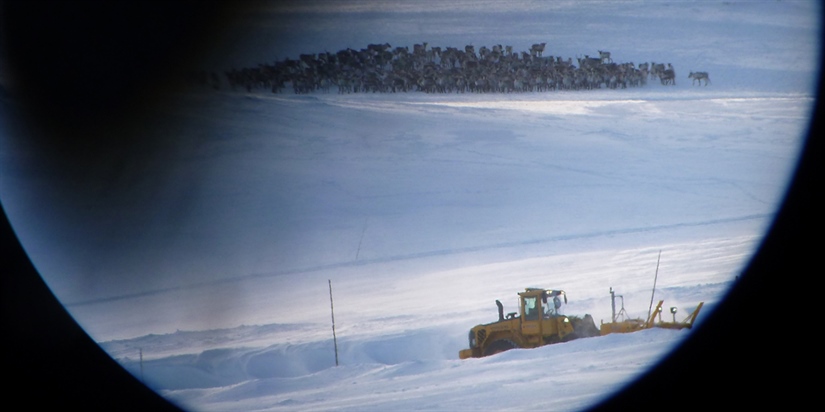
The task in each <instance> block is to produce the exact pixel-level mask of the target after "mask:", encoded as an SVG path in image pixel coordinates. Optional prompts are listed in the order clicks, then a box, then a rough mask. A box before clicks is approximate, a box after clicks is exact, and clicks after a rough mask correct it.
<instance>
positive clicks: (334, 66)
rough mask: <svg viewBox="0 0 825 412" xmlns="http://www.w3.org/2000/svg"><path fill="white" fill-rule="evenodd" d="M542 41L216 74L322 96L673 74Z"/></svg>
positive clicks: (306, 57)
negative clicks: (560, 52) (566, 52)
mask: <svg viewBox="0 0 825 412" xmlns="http://www.w3.org/2000/svg"><path fill="white" fill-rule="evenodd" d="M545 46H546V43H537V44H534V45H532V47H531V48H530V50H529V51H526V52H520V53H518V52H513V50H512V46H506V47H502V46H501V45H496V46H493V47H490V48H488V47H481V48H480V49H479V50H478V51H476V50H475V47H474V46H466V47H464V49H459V48H455V47H446V48H443V49H442V48H441V47H428V45H427V43H423V44H416V45H414V46H413V49H412V51H410V50H409V48H408V47H395V48H393V47H391V46H390V45H389V44H386V43H385V44H370V45H368V46H367V47H366V48H364V49H361V50H354V49H350V48H348V49H345V50H341V51H339V52H337V53H329V52H324V53H318V54H302V55H300V57H299V58H298V59H285V60H281V61H276V62H275V63H274V64H259V65H258V67H251V68H243V69H232V70H230V71H226V72H225V73H224V75H225V79H226V81H227V83H228V85H229V87H230V88H231V89H233V90H238V89H241V90H246V91H247V92H253V91H259V90H264V91H271V92H272V93H284V92H292V93H296V94H304V93H313V92H321V93H330V92H331V91H333V90H335V91H336V92H337V93H339V94H346V93H370V92H371V93H398V92H413V91H418V92H425V93H512V92H535V91H549V90H590V89H599V88H608V89H624V88H628V87H639V86H644V85H646V84H647V82H648V81H649V80H652V81H656V80H658V81H659V82H660V83H661V84H662V85H675V84H676V73H675V70H674V69H673V66H672V65H671V64H670V63H667V64H664V63H654V62H651V63H642V64H639V65H635V64H634V63H616V62H614V61H613V59H612V58H611V56H610V52H607V51H599V56H598V57H590V56H589V55H585V56H584V57H579V58H577V59H576V61H575V62H574V61H573V59H572V58H568V59H566V60H565V59H562V58H561V57H552V56H549V57H545V56H543V54H544V49H545ZM688 78H689V79H692V80H693V84H697V82H698V84H699V85H701V84H702V82H704V84H705V85H707V84H708V83H709V82H710V78H709V76H708V74H707V72H691V73H690V75H689V76H688ZM197 79H198V81H199V82H200V83H202V84H211V85H212V87H214V88H220V87H221V85H222V84H223V83H222V82H221V79H220V78H219V76H218V75H217V74H216V73H214V72H213V73H212V74H211V75H207V74H206V73H205V72H201V73H199V74H198V77H197Z"/></svg>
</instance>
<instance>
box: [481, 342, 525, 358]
mask: <svg viewBox="0 0 825 412" xmlns="http://www.w3.org/2000/svg"><path fill="white" fill-rule="evenodd" d="M518 347H519V346H518V344H516V343H515V342H513V341H511V340H510V339H499V340H497V341H495V342H493V343H491V344H490V346H488V347H487V349H484V356H490V355H495V354H497V353H500V352H504V351H508V350H510V349H517V348H518Z"/></svg>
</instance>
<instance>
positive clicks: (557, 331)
mask: <svg viewBox="0 0 825 412" xmlns="http://www.w3.org/2000/svg"><path fill="white" fill-rule="evenodd" d="M518 296H519V311H518V312H511V313H508V314H507V316H505V315H504V306H503V305H502V304H501V302H500V301H498V300H496V306H498V321H496V322H492V323H487V324H483V325H477V326H475V327H473V328H472V329H471V330H470V334H469V343H470V347H469V349H462V350H461V351H459V353H458V357H459V358H461V359H467V358H480V357H484V356H490V355H494V354H496V353H499V352H503V351H506V350H509V349H515V348H537V347H539V346H544V345H550V344H553V343H559V342H567V341H570V340H573V339H577V338H585V337H591V336H599V329H598V328H596V323H595V322H594V321H593V317H592V316H590V315H584V317H578V316H567V315H564V314H562V305H563V304H566V303H567V295H566V294H565V293H564V291H563V290H557V289H540V288H527V289H525V290H524V292H520V293H519V294H518Z"/></svg>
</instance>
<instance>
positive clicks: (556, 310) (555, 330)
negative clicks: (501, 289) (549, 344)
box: [519, 288, 572, 345]
mask: <svg viewBox="0 0 825 412" xmlns="http://www.w3.org/2000/svg"><path fill="white" fill-rule="evenodd" d="M564 303H567V296H566V295H565V294H564V291H561V290H554V289H539V288H527V289H526V290H525V291H524V292H521V293H519V305H520V308H519V309H520V312H521V322H520V329H521V333H522V335H523V336H524V337H525V339H527V341H528V342H529V341H531V340H534V339H535V340H536V342H534V344H537V345H538V344H539V342H541V339H543V338H544V337H545V335H547V336H546V337H547V338H548V339H549V338H550V336H558V337H559V338H562V337H563V336H564V335H566V334H568V333H570V332H571V331H572V329H571V326H570V325H569V321H568V319H567V317H566V316H564V314H563V313H562V312H563V311H562V305H563V304H564ZM568 329H569V330H568Z"/></svg>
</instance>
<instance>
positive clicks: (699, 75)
mask: <svg viewBox="0 0 825 412" xmlns="http://www.w3.org/2000/svg"><path fill="white" fill-rule="evenodd" d="M688 79H693V83H692V84H694V85H695V84H696V82H699V85H700V86H701V85H702V80H704V81H705V86H707V85H708V83H710V76H708V72H695V73H694V72H690V74H689V75H688Z"/></svg>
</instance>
